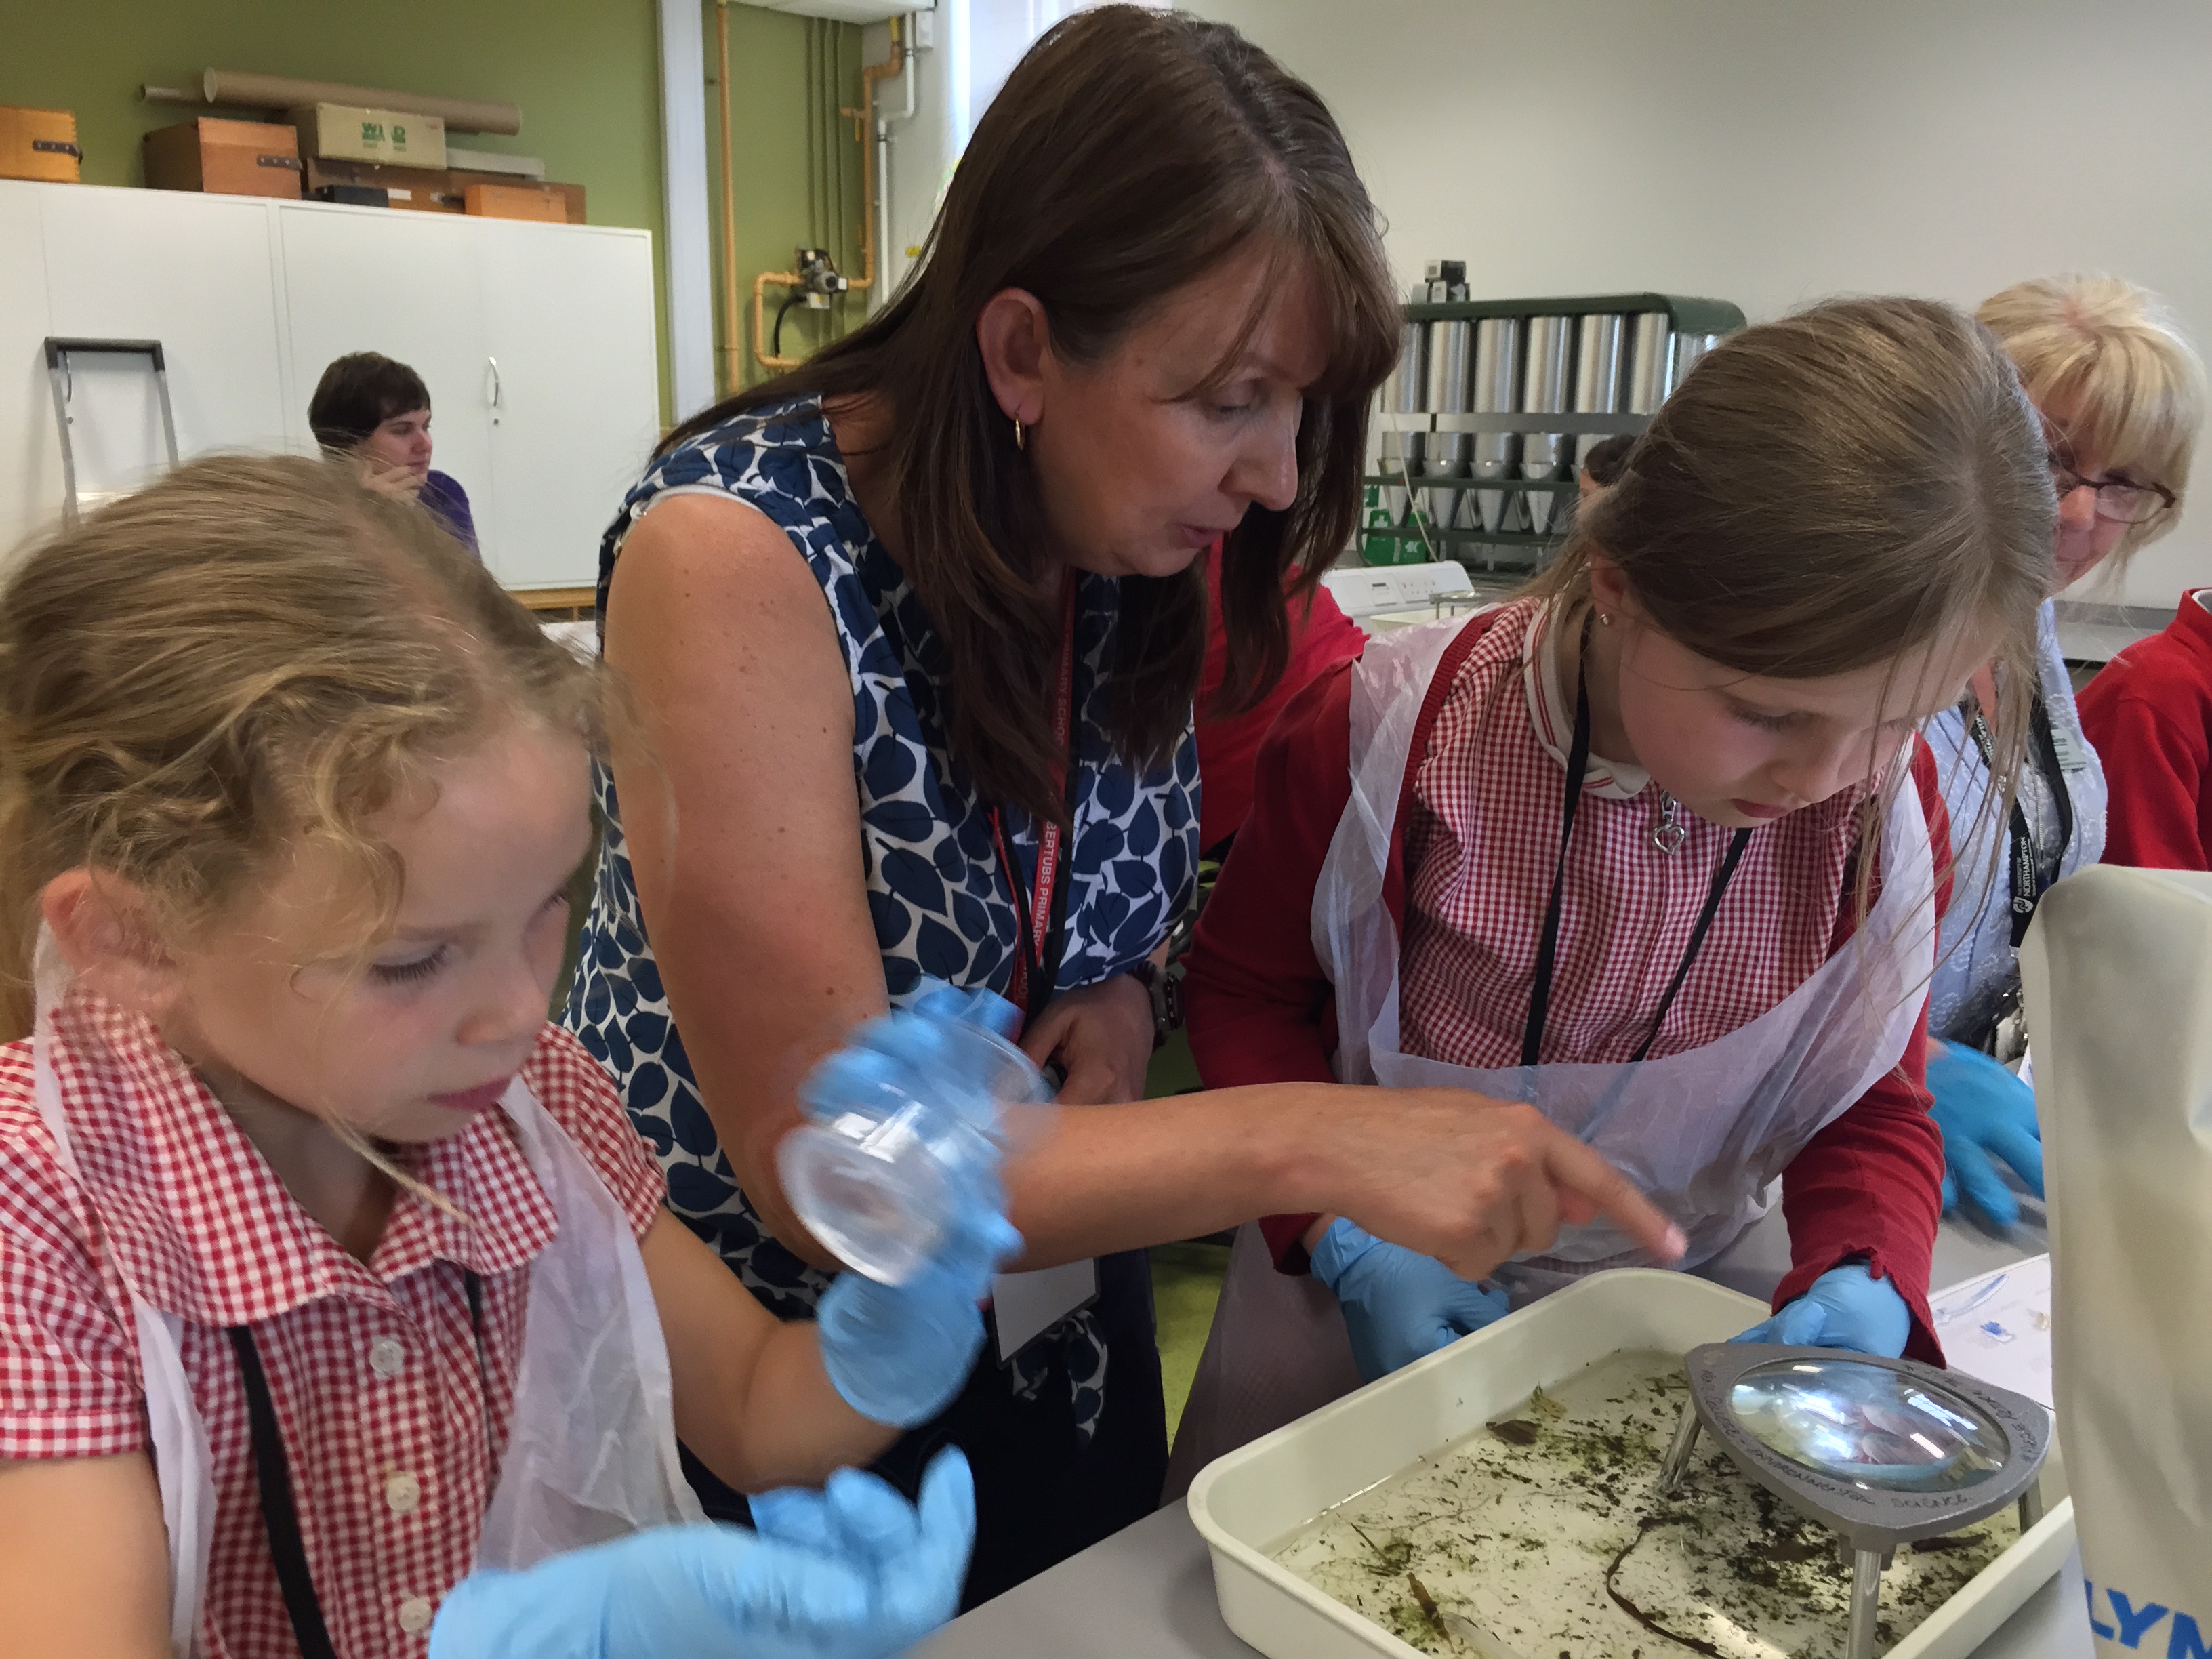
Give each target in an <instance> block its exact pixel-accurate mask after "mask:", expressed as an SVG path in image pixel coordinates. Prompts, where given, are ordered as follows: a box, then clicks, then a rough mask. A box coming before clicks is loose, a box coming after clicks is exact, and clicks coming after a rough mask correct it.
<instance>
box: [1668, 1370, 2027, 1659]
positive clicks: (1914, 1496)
mask: <svg viewBox="0 0 2212 1659" xmlns="http://www.w3.org/2000/svg"><path fill="white" fill-rule="evenodd" d="M1684 1363H1685V1364H1686V1366H1687V1367H1688V1370H1689V1375H1690V1403H1689V1404H1688V1405H1687V1406H1686V1407H1683V1408H1682V1421H1681V1425H1680V1428H1678V1429H1677V1430H1676V1431H1675V1432H1674V1444H1673V1445H1672V1446H1671V1447H1669V1448H1668V1452H1667V1457H1666V1461H1665V1462H1663V1463H1662V1465H1661V1467H1660V1472H1659V1491H1660V1492H1661V1493H1662V1495H1663V1494H1667V1493H1670V1492H1673V1491H1674V1488H1675V1486H1677V1485H1678V1484H1679V1483H1680V1480H1681V1478H1682V1475H1683V1473H1684V1472H1685V1471H1686V1469H1687V1468H1689V1466H1690V1457H1691V1454H1692V1452H1693V1451H1695V1449H1697V1443H1698V1436H1699V1432H1700V1431H1710V1432H1711V1435H1712V1436H1713V1437H1714V1438H1715V1439H1716V1440H1717V1441H1718V1442H1719V1443H1720V1446H1721V1449H1723V1451H1725V1452H1726V1453H1727V1454H1728V1455H1729V1461H1730V1462H1733V1463H1735V1466H1736V1468H1739V1469H1741V1470H1742V1472H1743V1473H1744V1474H1745V1475H1746V1476H1747V1477H1748V1478H1749V1479H1751V1480H1755V1481H1757V1482H1758V1483H1759V1485H1760V1486H1764V1487H1765V1488H1766V1489H1767V1491H1769V1492H1772V1493H1773V1494H1774V1495H1775V1496H1776V1497H1778V1498H1781V1499H1782V1500H1783V1501H1784V1503H1786V1504H1790V1506H1791V1507H1792V1508H1794V1509H1796V1510H1798V1511H1799V1512H1800V1513H1802V1514H1803V1515H1805V1516H1808V1517H1809V1518H1810V1519H1812V1520H1814V1521H1816V1522H1820V1524H1821V1525H1822V1526H1825V1527H1827V1528H1830V1529H1832V1531H1834V1532H1835V1533H1836V1534H1838V1539H1839V1541H1840V1543H1841V1546H1842V1549H1843V1553H1844V1559H1845V1560H1847V1561H1849V1562H1850V1565H1851V1618H1850V1637H1849V1643H1848V1645H1847V1647H1846V1649H1845V1651H1846V1653H1847V1654H1848V1655H1849V1659H1874V1655H1875V1616H1876V1614H1877V1613H1878V1612H1879V1611H1880V1608H1881V1575H1882V1571H1883V1570H1884V1569H1885V1568H1886V1567H1887V1566H1888V1565H1890V1562H1891V1559H1892V1558H1893V1554H1894V1553H1895V1551H1896V1548H1897V1547H1898V1546H1899V1544H1909V1543H1913V1542H1916V1541H1918V1540H1920V1539H1923V1538H1940V1537H1942V1536H1943V1535H1944V1534H1948V1533H1954V1532H1956V1531H1958V1530H1959V1529H1960V1528H1962V1527H1970V1526H1972V1525H1973V1524H1974V1522H1977V1521H1982V1520H1985V1519H1987V1518H1988V1517H1989V1516H1992V1515H1995V1514H1996V1512H1997V1511H1998V1510H2002V1508H2004V1507H2005V1505H2006V1504H2019V1506H2020V1527H2021V1531H2022V1532H2026V1531H2027V1529H2028V1528H2030V1527H2032V1526H2033V1525H2034V1524H2035V1523H2036V1522H2038V1521H2040V1520H2041V1519H2042V1518H2043V1492H2042V1487H2041V1485H2040V1484H2039V1477H2040V1474H2041V1471H2042V1468H2043V1460H2044V1457H2045V1455H2046V1454H2047V1453H2048V1452H2049V1451H2050V1449H2051V1417H2050V1413H2047V1412H2045V1410H2044V1408H2043V1407H2041V1406H2039V1405H2038V1404H2037V1403H2036V1402H2035V1401H2033V1400H2030V1399H2028V1398H2027V1397H2026V1396H2025V1395H2017V1394H2014V1393H2013V1392H2011V1391H2010V1390H2009V1389H1999V1388H1994V1387H1992V1386H1991V1385H1990V1384H1989V1383H1982V1382H1978V1381H1977V1380H1975V1379H1974V1378H1972V1377H1970V1376H1960V1375H1959V1374H1958V1373H1956V1372H1954V1371H1946V1370H1939V1369H1937V1368H1936V1366H1933V1365H1924V1364H1921V1363H1920V1362H1919V1361H1917V1360H1912V1359H1881V1358H1875V1357H1873V1356H1871V1355H1867V1354H1857V1353H1847V1352H1840V1351H1838V1350H1837V1349H1834V1348H1805V1347H1792V1346H1779V1345H1777V1344H1771V1343H1759V1342H1741V1343H1738V1342H1708V1343H1706V1344H1705V1345H1704V1346H1702V1347H1696V1348H1692V1349H1691V1350H1690V1352H1688V1354H1687V1355H1686V1356H1685V1357H1684Z"/></svg>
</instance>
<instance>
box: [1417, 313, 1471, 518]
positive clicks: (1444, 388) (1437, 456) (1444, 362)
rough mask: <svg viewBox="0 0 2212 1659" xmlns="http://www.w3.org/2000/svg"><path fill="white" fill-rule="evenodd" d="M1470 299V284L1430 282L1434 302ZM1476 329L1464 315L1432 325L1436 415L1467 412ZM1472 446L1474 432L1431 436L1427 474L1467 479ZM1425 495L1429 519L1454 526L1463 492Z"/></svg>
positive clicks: (1425, 452) (1431, 391)
mask: <svg viewBox="0 0 2212 1659" xmlns="http://www.w3.org/2000/svg"><path fill="white" fill-rule="evenodd" d="M1466 297H1467V288H1466V285H1465V284H1464V283H1447V282H1445V281H1443V280H1442V279H1439V280H1437V281H1435V282H1432V283H1430V284H1429V298H1430V299H1431V301H1440V300H1450V299H1460V300H1464V299H1465V298H1466ZM1473 336H1474V325H1473V324H1472V323H1469V322H1467V321H1465V320H1464V319H1458V320H1450V319H1447V320H1444V321H1440V322H1434V323H1431V324H1430V325H1429V363H1428V369H1429V374H1428V398H1427V404H1428V410H1429V412H1430V413H1431V414H1432V415H1464V414H1465V413H1467V407H1468V370H1469V362H1468V358H1469V352H1470V348H1471V346H1472V343H1473ZM1467 459H1468V435H1467V434H1466V433H1464V432H1431V433H1430V434H1428V435H1427V436H1426V437H1425V439H1424V440H1423V445H1422V453H1421V472H1422V475H1423V476H1424V477H1431V478H1463V477H1466V476H1467ZM1423 493H1424V494H1425V495H1426V496H1427V498H1428V500H1427V508H1428V515H1429V522H1430V523H1431V524H1432V525H1435V526H1437V527H1438V528H1439V529H1443V528H1448V527H1449V526H1451V525H1452V524H1453V523H1454V522H1455V520H1456V518H1457V508H1458V506H1459V493H1460V492H1459V491H1458V490H1457V489H1437V488H1433V487H1432V488H1431V489H1427V490H1425V491H1424V492H1423Z"/></svg>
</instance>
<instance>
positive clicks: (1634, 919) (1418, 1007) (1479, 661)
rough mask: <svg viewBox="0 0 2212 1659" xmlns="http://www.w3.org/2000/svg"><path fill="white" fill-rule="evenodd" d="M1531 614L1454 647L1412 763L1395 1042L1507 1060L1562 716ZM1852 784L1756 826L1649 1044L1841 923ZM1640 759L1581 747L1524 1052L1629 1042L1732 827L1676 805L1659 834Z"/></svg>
mask: <svg viewBox="0 0 2212 1659" xmlns="http://www.w3.org/2000/svg"><path fill="white" fill-rule="evenodd" d="M1545 620H1546V619H1545V616H1544V613H1543V611H1542V609H1541V606H1540V605H1538V604H1537V602H1535V601H1534V600H1523V601H1521V602H1519V603H1516V604H1514V605H1508V606H1506V607H1505V608H1504V610H1503V611H1500V612H1499V614H1498V617H1496V619H1495V620H1494V621H1493V622H1492V623H1491V624H1490V627H1489V629H1488V630H1487V631H1486V633H1485V634H1484V635H1483V636H1482V638H1481V639H1480V641H1478V642H1477V643H1476V645H1475V647H1474V649H1473V650H1472V651H1470V652H1469V653H1468V657H1467V659H1466V661H1465V662H1463V663H1462V665H1460V669H1459V672H1458V674H1457V676H1456V677H1455V679H1454V681H1453V683H1452V685H1451V689H1450V690H1449V691H1448V692H1447V693H1446V694H1445V701H1444V702H1443V704H1442V705H1441V706H1440V708H1438V710H1437V719H1436V725H1435V727H1434V730H1433V733H1432V735H1431V738H1430V739H1429V744H1428V750H1427V756H1426V758H1425V760H1423V761H1422V763H1420V766H1419V769H1418V770H1417V771H1416V772H1415V774H1414V778H1413V796H1414V807H1413V814H1412V817H1411V819H1410V821H1409V822H1408V823H1407V827H1406V867H1407V871H1408V872H1409V880H1408V883H1407V905H1406V929H1405V933H1406V943H1405V949H1404V953H1403V956H1402V957H1401V989H1400V1021H1401V1046H1402V1048H1403V1049H1404V1051H1405V1052H1406V1053H1407V1054H1418V1055H1421V1056H1424V1057H1425V1058H1428V1059H1433V1060H1444V1061H1448V1062H1449V1063H1450V1064H1452V1065H1455V1066H1516V1065H1518V1064H1519V1063H1520V1060H1521V1041H1522V1030H1523V1028H1524V1026H1525V1024H1526V1023H1527V1020H1528V987H1529V986H1530V985H1531V984H1532V983H1533V982H1534V979H1535V970H1536V951H1537V945H1538V941H1539V939H1540V937H1541V932H1542V929H1543V922H1544V911H1545V907H1546V904H1547V901H1548V900H1549V898H1550V896H1551V888H1552V870H1553V860H1555V859H1556V858H1557V857H1558V854H1559V812H1560V806H1561V801H1560V793H1561V789H1562V787H1563V783H1564V770H1563V768H1564V765H1565V760H1566V751H1567V748H1568V745H1569V743H1570V742H1571V739H1572V738H1573V735H1574V714H1575V705H1574V701H1573V698H1574V690H1573V688H1572V687H1571V686H1566V687H1564V688H1563V687H1562V685H1561V684H1560V677H1559V665H1558V660H1557V658H1556V655H1555V654H1554V651H1553V644H1552V641H1551V640H1550V639H1549V638H1548V637H1547V629H1546V626H1545ZM1866 796H1867V788H1866V787H1856V788H1851V789H1846V790H1844V791H1843V792H1842V793H1839V794H1838V795H1836V796H1834V797H1832V799H1828V800H1826V801H1823V802H1822V803H1820V805H1817V806H1809V807H1806V808H1803V809H1802V810H1801V811H1796V812H1792V813H1790V815H1789V816H1788V817H1784V818H1780V819H1778V820H1776V821H1775V822H1774V823H1771V824H1768V825H1765V826H1763V827H1761V828H1760V829H1758V830H1756V831H1754V832H1753V836H1752V837H1751V841H1750V842H1749V844H1748V845H1747V847H1746V848H1745V850H1744V854H1743V859H1742V861H1741V864H1739V865H1738V866H1737V867H1736V872H1735V876H1734V877H1733V878H1731V879H1730V880H1729V886H1728V890H1727V891H1726V893H1725V895H1724V896H1723V899H1722V902H1721V906H1720V908H1719V910H1718V911H1717V913H1716V914H1715V915H1714V917H1713V921H1712V927H1711V931H1710V932H1709V933H1707V934H1706V936H1705V945H1704V946H1703V947H1702V948H1701V949H1700V950H1699V953H1698V958H1697V961H1696V962H1695V963H1693V964H1692V967H1691V969H1690V972H1689V975H1688V977H1687V978H1686V979H1685V980H1684V981H1683V982H1682V988H1681V991H1680V994H1678V995H1677V996H1676V998H1675V1000H1674V1006H1672V1007H1671V1008H1669V1009H1668V1012H1667V1021H1666V1024H1665V1026H1664V1027H1663V1029H1662V1030H1661V1031H1660V1033H1659V1035H1658V1039H1657V1041H1656V1042H1654V1043H1653V1044H1652V1046H1651V1056H1652V1058H1654V1059H1661V1058H1664V1057H1665V1056H1666V1055H1668V1054H1680V1053H1682V1052H1683V1051H1684V1050H1686V1049H1690V1048H1701V1047H1703V1046H1704V1045H1705V1044H1706V1043H1708V1042H1713V1041H1714V1040H1716V1039H1717V1038H1719V1037H1722V1036H1726V1035H1728V1033H1729V1032H1730V1031H1733V1030H1736V1029H1737V1028H1739V1027H1741V1026H1742V1025H1744V1024H1747V1023H1748V1022H1749V1021H1751V1020H1753V1019H1754V1018H1758V1017H1759V1015H1760V1014H1763V1013H1765V1012H1766V1011H1767V1010H1768V1009H1769V1008H1771V1007H1773V1006H1775V1005H1776V1004H1777V1003H1778V1002H1780V1001H1781V1000H1783V999H1784V998H1785V997H1787V996H1788V995H1789V994H1790V993H1791V992H1792V991H1794V990H1796V987H1798V986H1799V985H1800V984H1802V982H1803V981H1804V980H1805V979H1806V978H1807V976H1808V975H1810V974H1811V973H1812V972H1813V970H1814V969H1816V968H1818V967H1819V966H1820V964H1821V963H1823V962H1825V961H1826V960H1827V958H1828V957H1829V956H1830V954H1831V953H1832V951H1834V949H1835V948H1836V945H1837V944H1838V922H1839V920H1840V921H1841V923H1842V927H1841V931H1842V932H1843V933H1845V934H1848V932H1849V928H1850V918H1851V916H1852V915H1853V906H1852V904H1851V902H1850V898H1851V896H1850V884H1851V883H1852V881H1853V880H1854V872H1853V866H1852V863H1851V856H1852V849H1853V848H1854V846H1855V844H1856V841H1857V836H1856V834H1855V833H1854V829H1853V821H1854V819H1855V818H1856V817H1857V814H1858V811H1859V809H1860V807H1861V805H1863V802H1864V801H1865V799H1866ZM1659 822H1660V806H1659V789H1658V786H1657V785H1656V784H1654V783H1653V782H1652V781H1651V780H1650V775H1649V774H1647V773H1644V772H1643V771H1641V770H1639V769H1636V768H1634V767H1631V766H1626V765H1622V764H1620V763H1612V762H1607V761H1604V760H1601V759H1600V758H1599V757H1596V756H1595V755H1593V756H1592V757H1591V758H1590V766H1589V776H1588V778H1587V780H1586V781H1585V782H1584V783H1583V799H1582V805H1581V806H1580V808H1579V809H1578V811H1577V813H1576V815H1575V830H1574V836H1573V839H1572V841H1571V842H1570V843H1569V846H1568V848H1567V857H1566V880H1565V884H1564V901H1563V902H1562V904H1561V907H1560V913H1559V955H1558V957H1557V960H1556V963H1555V965H1554V969H1553V989H1552V999H1551V1013H1550V1018H1549V1019H1548V1020H1547V1024H1546V1026H1545V1030H1544V1043H1543V1050H1542V1053H1541V1056H1540V1058H1541V1060H1544V1061H1547V1062H1549V1061H1558V1060H1575V1061H1591V1062H1599V1063H1610V1062H1615V1061H1621V1060H1628V1059H1630V1058H1632V1056H1633V1055H1634V1054H1635V1052H1636V1048H1637V1046H1638V1044H1639V1043H1641V1042H1643V1041H1644V1035H1645V1033H1646V1032H1647V1031H1649V1030H1650V1025H1651V1020H1652V1017H1653V1015H1654V1014H1656V1012H1658V1008H1659V1001H1660V998H1661V997H1662V995H1663V994H1665V991H1666V987H1667V982H1668V980H1670V979H1671V978H1673V976H1674V970H1675V969H1677V968H1678V967H1679V966H1680V964H1681V961H1682V954H1683V952H1684V951H1686V949H1687V948H1688V945H1689V942H1690V933H1691V930H1692V928H1693V927H1695V926H1696V923H1697V918H1698V913H1699V911H1700V910H1701V909H1702V908H1704V906H1705V895H1706V892H1707V890H1709V888H1710V887H1711V883H1712V878H1713V873H1714V872H1715V871H1716V870H1717V869H1718V868H1719V866H1720V862H1721V860H1722V858H1723V855H1724V854H1725V853H1726V852H1727V849H1728V842H1729V836H1730V835H1731V834H1733V833H1734V832H1733V831H1731V830H1729V829H1724V828H1723V827H1722V826H1721V825H1719V824H1715V823H1706V822H1705V821H1704V820H1703V819H1701V818H1699V817H1695V816H1694V815H1693V814H1692V813H1691V812H1690V811H1688V809H1686V808H1683V809H1680V817H1679V822H1680V824H1681V826H1682V828H1683V829H1685V830H1686V831H1687V832H1688V833H1687V836H1686V838H1685V839H1684V841H1683V842H1682V844H1681V846H1680V848H1679V849H1677V850H1676V851H1675V852H1674V853H1672V854H1668V853H1663V852H1662V851H1660V850H1659V848H1656V846H1654V845H1653V844H1652V842H1651V830H1652V829H1653V827H1654V826H1656V824H1657V823H1659Z"/></svg>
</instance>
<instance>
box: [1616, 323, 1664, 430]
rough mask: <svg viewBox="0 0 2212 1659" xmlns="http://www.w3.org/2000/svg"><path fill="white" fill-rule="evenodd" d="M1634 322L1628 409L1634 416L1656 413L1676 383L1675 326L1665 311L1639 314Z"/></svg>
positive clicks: (1629, 351)
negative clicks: (1674, 370) (1674, 375)
mask: <svg viewBox="0 0 2212 1659" xmlns="http://www.w3.org/2000/svg"><path fill="white" fill-rule="evenodd" d="M1631 320H1632V323H1633V324H1634V327H1633V328H1632V330H1631V333H1630V339H1629V345H1628V399H1627V402H1626V405H1625V407H1626V409H1627V410H1628V412H1629V413H1630V414H1632V415H1651V414H1656V412H1657V411H1658V408H1659V405H1660V404H1663V403H1665V402H1666V401H1667V393H1668V391H1669V390H1671V389H1672V386H1673V384H1674V381H1673V375H1672V373H1671V371H1672V369H1673V368H1674V364H1673V362H1672V356H1673V346H1674V334H1673V329H1674V324H1673V322H1672V320H1671V319H1669V318H1668V315H1667V313H1665V312H1663V311H1639V312H1638V313H1636V315H1635V317H1634V318H1632V319H1631Z"/></svg>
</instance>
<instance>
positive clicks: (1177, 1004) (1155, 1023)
mask: <svg viewBox="0 0 2212 1659" xmlns="http://www.w3.org/2000/svg"><path fill="white" fill-rule="evenodd" d="M1182 972H1183V969H1182V963H1180V962H1171V963H1169V964H1168V965H1167V966H1166V967H1165V968H1161V967H1159V966H1158V965H1157V964H1156V963H1154V962H1153V961H1152V958H1151V957H1146V958H1145V959H1144V960H1143V961H1142V962H1140V963H1138V964H1137V965H1136V966H1135V967H1133V968H1132V969H1129V974H1130V976H1131V977H1132V978H1133V979H1134V980H1135V981H1137V983H1138V984H1139V985H1141V986H1143V987H1145V988H1146V990H1147V991H1149V992H1151V993H1152V1047H1153V1048H1155V1049H1157V1048H1160V1047H1161V1046H1162V1045H1163V1044H1164V1043H1165V1042H1167V1040H1168V1038H1169V1036H1170V1035H1172V1034H1173V1033H1174V1031H1175V1030H1176V1028H1178V1027H1179V1026H1181V1025H1182Z"/></svg>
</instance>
